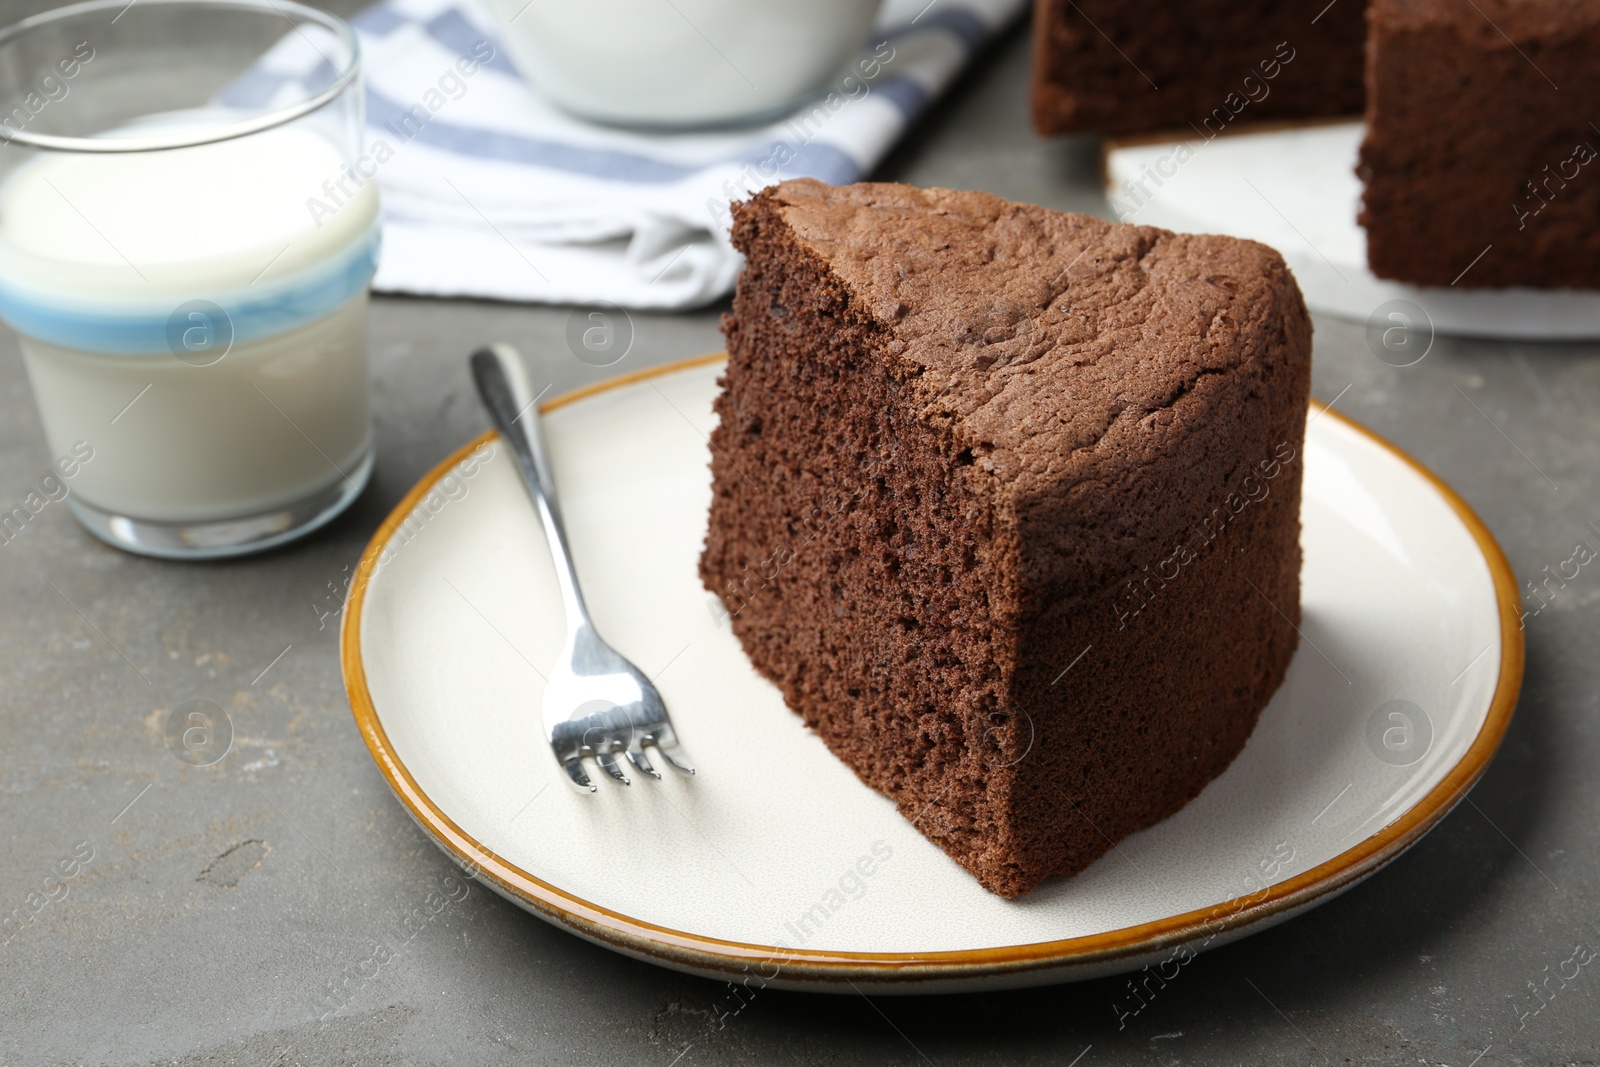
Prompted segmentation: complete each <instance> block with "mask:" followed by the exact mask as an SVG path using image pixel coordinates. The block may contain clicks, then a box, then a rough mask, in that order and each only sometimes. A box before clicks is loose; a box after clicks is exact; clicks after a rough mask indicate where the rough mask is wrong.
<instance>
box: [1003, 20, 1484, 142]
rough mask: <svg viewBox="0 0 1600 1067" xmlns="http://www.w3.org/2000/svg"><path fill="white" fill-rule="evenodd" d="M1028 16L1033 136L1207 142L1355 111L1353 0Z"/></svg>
mask: <svg viewBox="0 0 1600 1067" xmlns="http://www.w3.org/2000/svg"><path fill="white" fill-rule="evenodd" d="M1463 6H1465V4H1463ZM1033 18H1034V21H1033V87H1032V107H1033V124H1034V128H1035V129H1037V130H1038V131H1039V132H1040V133H1046V134H1049V133H1063V132H1066V131H1069V130H1097V131H1099V132H1101V133H1144V132H1147V131H1151V130H1171V131H1182V132H1184V133H1185V134H1187V132H1188V130H1189V129H1190V127H1193V128H1194V130H1195V132H1196V133H1199V134H1200V135H1201V136H1203V137H1206V138H1208V139H1209V138H1211V137H1214V136H1216V135H1217V134H1219V133H1221V132H1222V131H1223V129H1224V128H1226V127H1228V126H1230V125H1231V124H1232V123H1234V122H1236V121H1237V122H1258V121H1260V120H1262V119H1273V120H1278V119H1293V118H1312V117H1322V116H1331V115H1357V114H1360V112H1361V96H1362V91H1361V90H1362V86H1361V49H1362V41H1363V33H1364V29H1365V27H1364V25H1363V23H1362V5H1361V3H1360V2H1359V0H1339V2H1335V3H1328V2H1327V0H1162V2H1161V3H1155V4H1133V3H1128V0H1039V2H1038V3H1037V4H1035V5H1034V14H1033Z"/></svg>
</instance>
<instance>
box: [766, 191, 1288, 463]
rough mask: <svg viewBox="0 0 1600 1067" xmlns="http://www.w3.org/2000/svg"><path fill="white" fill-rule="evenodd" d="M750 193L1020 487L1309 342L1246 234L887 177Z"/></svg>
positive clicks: (1104, 452) (1157, 434)
mask: <svg viewBox="0 0 1600 1067" xmlns="http://www.w3.org/2000/svg"><path fill="white" fill-rule="evenodd" d="M758 197H763V198H768V199H769V200H770V201H772V202H773V206H775V207H777V208H778V210H779V212H780V213H781V216H782V218H783V219H784V221H785V223H786V224H787V225H788V226H789V227H790V229H791V230H792V232H793V233H794V235H795V237H796V238H797V240H798V241H799V243H800V244H801V246H802V247H803V248H805V249H807V250H808V251H810V252H812V253H813V254H815V255H816V256H818V257H819V258H820V259H821V260H822V261H823V262H825V263H826V264H827V266H828V268H829V269H830V270H831V272H832V273H833V274H834V275H835V276H836V277H837V278H839V279H840V280H841V281H842V282H843V283H844V285H845V286H846V287H847V288H848V289H849V290H850V291H851V292H852V293H853V295H854V296H855V298H856V300H857V302H858V305H859V307H860V308H862V309H864V310H865V311H866V312H867V313H868V314H869V316H870V317H871V319H872V320H874V322H875V324H876V325H877V327H878V328H879V329H881V330H882V331H883V332H884V333H885V334H886V335H887V337H888V341H887V343H886V344H885V345H884V346H883V351H884V352H885V353H887V354H888V355H889V356H890V357H891V358H894V359H896V360H898V361H899V363H900V371H901V373H902V374H903V376H904V377H905V378H906V379H907V380H909V381H911V383H912V387H913V388H914V389H916V390H918V397H919V400H920V402H921V403H922V404H923V405H924V409H923V410H924V415H925V417H926V418H928V419H929V420H931V421H933V422H935V423H941V422H942V423H945V424H947V425H949V426H951V427H952V428H953V429H954V430H955V431H956V432H957V433H958V435H959V436H961V437H962V438H964V439H965V440H966V441H967V443H968V445H969V447H971V448H972V449H973V453H974V457H975V459H976V461H977V462H978V463H979V464H980V465H981V466H982V467H983V468H984V469H985V470H987V471H990V472H991V473H993V474H995V475H997V476H999V477H1000V479H1001V480H1002V481H1006V482H1012V481H1015V482H1018V483H1019V486H1018V487H1019V488H1022V489H1024V490H1026V488H1027V486H1028V485H1029V484H1030V483H1031V484H1038V483H1041V482H1043V483H1049V484H1051V485H1054V486H1059V485H1060V484H1061V483H1062V481H1066V482H1068V483H1071V482H1076V481H1080V480H1083V479H1084V478H1086V477H1093V476H1094V468H1096V467H1098V466H1100V465H1101V464H1102V463H1103V462H1105V461H1106V460H1108V459H1112V458H1113V457H1117V459H1116V461H1117V462H1119V463H1120V465H1124V466H1125V465H1129V464H1134V465H1136V464H1138V463H1139V462H1140V455H1141V454H1147V453H1148V451H1149V448H1150V446H1152V445H1157V444H1158V441H1159V439H1161V438H1164V437H1166V436H1167V434H1166V433H1165V432H1162V431H1170V430H1172V429H1174V427H1173V426H1171V425H1170V423H1172V422H1173V421H1174V420H1180V421H1188V420H1189V419H1192V418H1202V419H1203V418H1205V417H1206V415H1207V412H1206V409H1208V408H1210V407H1213V406H1214V405H1215V404H1218V403H1229V402H1235V401H1237V400H1238V393H1237V390H1236V389H1232V388H1228V389H1220V388H1208V387H1207V385H1208V383H1207V381H1206V379H1208V378H1214V377H1220V376H1228V375H1233V374H1235V373H1236V372H1239V371H1241V370H1244V369H1246V368H1247V367H1248V366H1249V365H1250V364H1252V363H1255V364H1257V366H1256V367H1255V368H1253V370H1254V373H1252V374H1248V375H1246V376H1247V377H1256V376H1258V375H1259V374H1260V372H1262V371H1264V370H1268V368H1266V367H1263V366H1261V365H1260V364H1262V363H1265V362H1269V361H1271V360H1273V359H1275V358H1278V357H1277V354H1278V353H1281V352H1283V351H1284V350H1285V348H1286V347H1287V348H1288V349H1289V350H1291V351H1292V350H1294V349H1296V348H1300V347H1302V345H1300V344H1292V343H1290V344H1286V342H1290V341H1291V340H1295V341H1300V342H1302V343H1303V345H1304V346H1305V347H1306V348H1307V349H1308V347H1309V320H1308V319H1307V318H1306V315H1305V310H1304V305H1303V304H1302V302H1301V299H1300V294H1299V289H1298V287H1297V286H1296V285H1295V283H1294V280H1293V278H1292V276H1291V275H1290V274H1289V271H1288V269H1287V267H1286V266H1285V265H1284V263H1283V259H1282V257H1281V256H1280V255H1279V254H1278V253H1277V252H1276V251H1274V250H1272V249H1270V248H1267V247H1266V246H1264V245H1260V244H1257V243H1255V242H1253V241H1245V240H1239V239H1236V238H1230V237H1216V236H1204V235H1191V234H1174V233H1171V232H1169V231H1166V230H1161V229H1156V228H1154V227H1148V226H1132V225H1125V224H1117V223H1110V222H1106V221H1105V220H1102V219H1098V218H1094V217H1093V216H1089V215H1082V214H1073V213H1064V212H1057V211H1051V210H1048V209H1046V208H1042V207H1037V206H1033V205H1027V204H1016V203H1011V202H1009V201H1005V200H1002V199H1000V198H998V197H995V196H992V195H990V194H987V193H981V192H956V191H952V190H948V189H916V188H912V187H909V186H904V185H898V184H882V183H878V184H874V183H861V184H857V185H851V186H843V187H833V186H828V185H824V184H822V183H820V182H817V181H814V180H811V179H798V180H793V181H787V182H783V183H781V184H779V185H776V186H773V187H771V188H769V189H767V190H765V191H763V192H762V193H760V194H758ZM1301 333H1303V334H1304V335H1305V336H1292V335H1297V334H1301ZM1186 397H1187V398H1188V402H1187V403H1185V404H1184V405H1182V411H1181V412H1180V411H1178V410H1177V408H1178V406H1179V404H1178V402H1179V401H1180V400H1181V399H1183V398H1186Z"/></svg>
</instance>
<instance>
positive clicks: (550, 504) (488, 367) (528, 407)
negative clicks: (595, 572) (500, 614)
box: [471, 344, 589, 631]
mask: <svg viewBox="0 0 1600 1067" xmlns="http://www.w3.org/2000/svg"><path fill="white" fill-rule="evenodd" d="M471 365H472V380H473V382H474V383H476V385H477V387H478V396H479V397H480V398H482V400H483V406H484V407H485V408H487V409H488V411H489V421H490V422H492V423H494V428H495V429H496V430H497V431H499V433H500V436H501V437H502V438H504V439H505V440H506V441H507V442H508V443H509V444H510V445H511V451H512V452H513V453H515V455H516V457H517V467H518V469H519V470H521V471H522V483H523V485H525V486H526V487H527V490H528V495H529V496H530V497H532V498H533V503H534V507H535V508H536V509H537V510H538V512H539V521H540V522H541V523H542V524H543V525H544V533H545V540H546V541H548V542H549V544H550V558H551V559H552V560H553V561H554V562H555V565H556V581H557V582H558V583H559V584H560V586H561V601H562V603H563V604H564V605H565V606H566V610H567V628H568V629H569V630H570V631H577V630H579V629H580V628H582V627H584V626H587V625H588V624H589V609H588V607H587V606H585V604H584V602H583V593H582V592H581V591H580V590H579V588H578V572H577V570H576V569H575V568H574V567H573V565H572V552H571V550H570V549H569V548H568V547H567V531H566V527H565V526H563V525H562V523H561V509H560V508H559V507H558V506H557V504H556V488H555V479H553V478H552V477H551V476H550V462H549V459H548V457H547V456H546V455H545V450H544V435H543V434H542V433H541V432H540V429H539V407H538V404H537V403H536V402H535V401H536V399H537V398H536V397H535V396H534V395H533V387H532V386H531V385H530V384H529V382H528V372H527V371H526V370H525V369H524V368H523V364H522V356H521V355H520V354H519V353H518V352H517V350H516V349H515V348H513V347H511V346H510V345H508V344H494V345H489V346H488V347H486V348H480V349H478V350H477V351H476V352H474V353H473V354H472V360H471Z"/></svg>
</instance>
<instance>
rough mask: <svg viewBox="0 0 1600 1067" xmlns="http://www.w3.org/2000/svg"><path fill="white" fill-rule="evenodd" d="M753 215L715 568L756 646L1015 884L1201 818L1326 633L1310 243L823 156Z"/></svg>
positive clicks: (911, 811) (775, 672) (946, 837)
mask: <svg viewBox="0 0 1600 1067" xmlns="http://www.w3.org/2000/svg"><path fill="white" fill-rule="evenodd" d="M733 239H734V243H735V244H736V245H737V246H738V247H739V248H740V249H741V250H742V251H743V252H744V253H745V256H746V258H747V263H746V266H745V270H744V273H743V275H742V276H741V277H740V279H739V285H738V292H737V295H736V296H735V297H734V304H733V315H732V316H731V317H729V318H728V319H727V320H726V321H725V324H724V330H725V332H726V334H727V340H728V352H729V362H728V369H727V374H726V377H725V378H724V385H725V391H724V392H723V394H722V396H721V397H720V398H719V399H718V401H717V411H718V412H719V414H720V415H721V425H720V426H719V427H718V428H717V430H716V431H715V433H714V435H713V437H712V441H711V445H712V462H711V466H712V474H713V482H714V491H713V501H712V506H711V517H710V529H709V532H708V534H707V538H706V548H705V554H704V556H703V557H702V559H701V564H700V570H701V576H702V578H703V580H704V581H705V583H706V585H707V587H708V588H709V589H711V590H712V591H713V592H715V593H716V594H717V595H718V596H720V597H721V599H722V602H723V605H724V606H725V608H726V610H727V612H728V614H729V616H730V617H731V623H732V626H733V630H734V632H735V633H736V634H737V635H738V637H739V639H740V640H741V641H742V642H743V644H744V648H745V650H746V651H747V652H748V654H749V656H750V660H751V662H752V663H753V664H754V665H755V667H756V668H757V669H758V670H759V671H760V672H761V673H762V674H764V675H765V676H767V677H768V678H770V679H771V680H772V681H773V682H774V683H776V684H777V685H778V687H779V688H780V689H781V690H782V691H783V695H784V697H785V699H786V700H787V701H788V703H789V706H790V707H791V708H792V709H794V710H795V711H796V712H798V713H799V714H800V715H801V716H803V717H804V719H805V721H806V724H807V725H808V726H810V727H811V728H812V729H814V730H815V731H816V732H817V734H818V735H819V736H820V737H821V738H822V740H823V741H824V742H826V743H827V745H828V747H829V748H830V749H832V751H833V752H834V753H835V754H836V755H837V756H838V757H839V758H840V759H842V760H844V761H845V762H846V763H847V764H849V765H850V766H851V767H852V768H853V769H854V770H855V772H856V773H857V774H858V775H859V776H860V777H861V780H862V781H864V782H865V783H866V784H867V785H869V786H871V787H872V788H874V789H876V790H879V791H880V792H882V793H885V794H887V795H888V796H890V797H892V798H893V799H894V800H895V801H896V802H897V804H898V805H899V808H900V811H901V812H902V813H903V814H904V815H905V816H906V817H907V818H908V819H910V820H911V821H912V822H913V824H914V825H915V826H916V827H917V829H918V830H920V831H921V832H922V833H924V834H926V835H927V836H928V837H929V838H930V839H931V840H932V841H934V842H935V843H937V844H938V845H939V846H940V847H941V848H943V849H944V850H945V851H946V852H948V853H949V854H950V856H951V857H952V858H954V859H955V860H956V861H957V862H958V863H960V864H961V865H963V866H964V867H966V868H967V869H968V870H969V871H971V872H972V873H973V874H974V875H975V876H976V877H977V878H978V880H979V881H980V882H981V883H982V884H983V885H984V886H986V887H988V888H989V889H991V890H993V891H994V892H996V893H999V894H1002V895H1004V896H1008V897H1009V896H1016V895H1018V894H1020V893H1024V892H1027V891H1028V890H1029V889H1032V888H1033V887H1034V886H1036V885H1038V884H1039V882H1040V881H1041V880H1043V879H1045V878H1047V877H1049V876H1051V875H1066V874H1072V873H1075V872H1077V871H1079V870H1082V869H1083V868H1084V867H1085V866H1087V865H1088V864H1089V863H1091V862H1092V861H1093V860H1094V859H1095V858H1096V857H1098V856H1099V855H1101V854H1102V853H1104V852H1105V851H1106V850H1107V849H1109V848H1110V847H1111V846H1112V845H1113V844H1115V843H1116V842H1117V841H1118V840H1120V839H1121V838H1123V837H1125V836H1127V835H1128V834H1130V833H1132V832H1133V831H1135V830H1138V829H1140V828H1142V827H1145V826H1149V825H1151V824H1152V823H1154V822H1156V821H1158V820H1160V819H1162V818H1164V817H1165V816H1167V815H1170V814H1172V813H1173V812H1175V811H1177V810H1178V809H1179V808H1180V807H1182V806H1183V805H1184V804H1185V803H1187V802H1188V801H1189V800H1190V799H1191V798H1192V797H1194V796H1195V795H1196V794H1197V793H1199V791H1200V789H1201V788H1202V787H1203V786H1204V785H1205V784H1206V783H1207V782H1208V781H1210V780H1211V779H1212V778H1213V777H1215V776H1216V775H1217V774H1219V773H1220V772H1221V771H1222V770H1223V769H1224V768H1225V767H1227V765H1228V763H1229V762H1230V761H1231V760H1232V759H1233V758H1234V756H1235V755H1237V754H1238V752H1239V750H1240V749H1241V748H1242V747H1243V745H1244V743H1245V740H1246V739H1247V738H1248V737H1249V735H1250V731H1251V729H1252V728H1253V727H1254V725H1255V722H1256V718H1257V716H1258V715H1259V714H1260V712H1261V709H1262V708H1263V707H1264V706H1265V705H1266V703H1267V701H1268V699H1269V698H1270V697H1271V696H1272V694H1273V692H1274V691H1275V690H1276V689H1277V687H1278V685H1279V683H1280V682H1281V681H1282V679H1283V675H1284V671H1285V669H1286V668H1287V666H1288V663H1289V660H1290V657H1291V656H1292V655H1293V653H1294V649H1295V645H1296V630H1295V625H1296V623H1297V621H1298V619H1299V616H1300V606H1299V605H1300V587H1299V576H1300V548H1299V530H1300V525H1299V517H1300V473H1301V461H1300V458H1299V457H1300V451H1301V442H1302V438H1303V434H1304V429H1305V417H1306V398H1307V388H1308V375H1309V368H1310V354H1311V325H1310V321H1309V319H1308V318H1307V316H1306V312H1305V307H1304V305H1303V304H1302V302H1301V299H1300V292H1299V290H1298V288H1297V287H1296V286H1295V283H1294V279H1293V278H1292V277H1291V276H1290V274H1289V272H1288V270H1287V269H1286V268H1285V267H1284V264H1283V260H1282V259H1281V258H1280V257H1279V256H1278V254H1277V253H1276V252H1274V251H1272V250H1271V249H1268V248H1266V247H1264V246H1262V245H1259V244H1255V243H1253V242H1250V241H1240V240H1234V239H1232V238H1226V237H1199V236H1189V235H1179V234H1173V233H1168V232H1166V231H1163V230H1157V229H1152V228H1149V227H1136V226H1126V225H1117V224H1112V223H1107V222H1103V221H1101V220H1099V219H1095V218H1091V217H1089V216H1086V215H1070V214H1061V213H1058V212H1053V211H1047V210H1045V209H1043V208H1038V207H1032V206H1028V205H1022V204H1012V203H1007V202H1005V201H1003V200H999V199H997V198H995V197H993V196H989V195H987V194H984V193H962V192H951V191H949V190H944V189H928V190H919V189H912V188H908V187H906V186H900V185H869V184H863V185H854V186H847V187H840V188H832V187H829V186H825V185H822V184H819V183H817V182H814V181H809V180H805V181H791V182H785V183H783V184H781V185H778V186H774V187H772V188H770V189H767V190H766V191H764V192H762V193H760V194H758V195H757V196H755V197H754V198H753V199H751V200H749V201H746V202H745V203H743V204H740V205H737V206H736V207H735V211H734V227H733Z"/></svg>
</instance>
